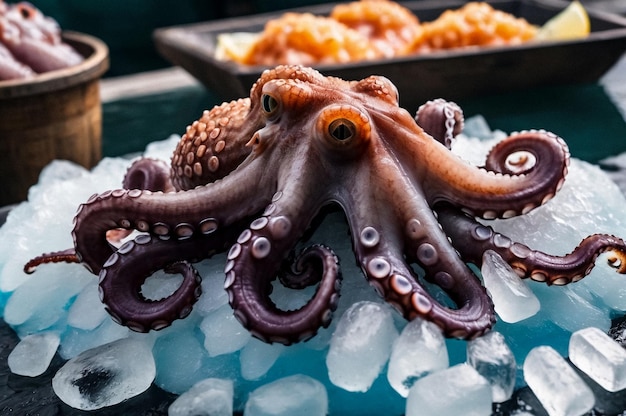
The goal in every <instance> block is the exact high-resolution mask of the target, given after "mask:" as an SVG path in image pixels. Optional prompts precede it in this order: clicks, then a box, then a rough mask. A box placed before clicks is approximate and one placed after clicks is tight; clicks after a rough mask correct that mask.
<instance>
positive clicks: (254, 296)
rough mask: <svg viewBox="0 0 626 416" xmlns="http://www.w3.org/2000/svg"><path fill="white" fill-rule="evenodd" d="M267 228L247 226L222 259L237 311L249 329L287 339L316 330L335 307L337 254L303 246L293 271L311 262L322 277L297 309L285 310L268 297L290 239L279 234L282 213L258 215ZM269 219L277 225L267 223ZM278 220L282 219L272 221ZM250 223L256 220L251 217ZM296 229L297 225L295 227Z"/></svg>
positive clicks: (265, 338)
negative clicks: (309, 297) (305, 300)
mask: <svg viewBox="0 0 626 416" xmlns="http://www.w3.org/2000/svg"><path fill="white" fill-rule="evenodd" d="M261 218H262V221H263V222H265V219H267V222H268V225H267V228H265V227H264V229H259V230H253V229H250V230H246V231H244V232H243V233H242V235H241V236H240V238H239V239H238V240H237V241H238V243H237V244H236V245H234V246H233V249H231V252H230V253H229V262H228V263H227V264H226V269H225V271H226V281H225V284H224V287H225V288H226V290H227V292H228V294H229V299H230V305H231V307H232V308H233V310H234V313H235V316H236V317H237V319H238V320H239V321H240V322H241V324H242V325H243V326H244V327H245V328H247V329H248V330H249V331H250V332H251V333H252V335H254V336H255V337H257V338H259V339H261V340H263V341H266V342H279V343H282V344H285V345H289V344H292V343H294V342H299V341H304V340H307V339H310V338H311V337H312V336H314V335H315V334H316V333H317V331H318V329H319V328H320V327H327V326H328V325H329V324H330V320H331V318H332V312H333V311H334V310H335V309H336V308H337V302H338V299H339V288H340V281H341V275H340V273H339V268H338V262H339V261H338V259H337V257H336V256H335V255H334V253H333V252H332V251H331V250H330V249H328V248H327V247H324V246H320V245H316V246H311V247H309V248H307V249H306V250H305V251H304V252H303V253H302V254H301V255H300V256H299V257H298V259H297V266H296V271H297V272H300V273H306V274H309V273H311V272H312V271H310V270H307V268H312V269H313V270H314V272H315V273H319V274H320V277H319V278H317V279H315V280H318V281H319V282H320V285H319V287H318V288H317V291H316V293H315V295H314V296H313V298H312V299H311V300H309V302H308V303H307V304H305V305H304V306H303V307H301V308H300V309H297V310H294V311H283V310H280V309H278V307H277V306H276V305H275V304H274V303H273V302H272V300H271V299H270V296H269V295H270V293H271V281H272V280H273V277H272V276H275V275H276V273H277V272H278V271H279V268H280V265H281V263H282V258H283V257H284V252H285V251H286V250H289V249H290V247H291V245H290V244H288V243H293V242H294V241H293V240H294V239H293V238H292V237H289V236H285V237H282V238H280V237H279V235H280V234H281V232H282V231H280V229H282V228H283V227H284V225H285V224H286V222H285V221H289V222H291V220H288V219H287V218H286V217H284V216H270V217H261ZM270 221H271V222H273V223H274V224H275V225H269V224H270ZM279 223H282V224H280V225H276V224H279ZM253 224H254V223H253ZM294 231H295V230H294Z"/></svg>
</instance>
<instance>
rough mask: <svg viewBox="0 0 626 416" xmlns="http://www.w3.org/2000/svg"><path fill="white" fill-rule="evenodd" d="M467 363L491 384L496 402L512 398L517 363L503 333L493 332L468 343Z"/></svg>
mask: <svg viewBox="0 0 626 416" xmlns="http://www.w3.org/2000/svg"><path fill="white" fill-rule="evenodd" d="M467 362H468V364H469V365H471V366H472V367H474V368H475V369H476V371H478V373H479V374H480V375H482V376H483V377H485V379H486V380H487V381H488V382H489V384H491V390H492V400H493V401H494V402H496V403H501V402H504V401H506V400H508V399H510V398H511V395H512V394H513V390H514V389H515V377H516V374H517V363H516V361H515V356H514V355H513V352H512V351H511V349H510V348H509V346H508V344H507V343H506V340H505V339H504V336H503V335H502V334H501V333H499V332H496V331H491V332H489V333H487V334H485V335H483V336H482V337H480V338H476V339H474V340H471V341H468V342H467Z"/></svg>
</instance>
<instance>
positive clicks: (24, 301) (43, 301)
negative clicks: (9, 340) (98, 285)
mask: <svg viewBox="0 0 626 416" xmlns="http://www.w3.org/2000/svg"><path fill="white" fill-rule="evenodd" d="M54 266H55V269H57V270H58V271H59V273H58V274H57V273H51V274H50V275H47V274H39V275H33V276H32V277H31V278H30V279H29V280H28V281H27V282H26V283H24V284H23V285H21V286H20V287H18V288H17V289H16V290H15V292H14V293H13V295H12V296H11V298H10V299H9V300H8V302H7V304H6V308H5V310H4V320H5V321H6V323H8V324H9V325H12V326H19V327H20V328H18V333H35V332H38V331H42V330H46V329H48V328H50V327H51V326H52V325H54V324H55V323H57V322H58V321H60V320H62V318H63V317H65V316H66V315H67V304H68V302H70V300H71V298H72V297H74V296H76V295H77V294H78V293H79V292H80V291H81V290H82V288H83V287H84V286H85V285H86V284H87V283H89V282H90V281H92V280H93V275H92V276H89V275H84V270H82V268H80V267H78V268H77V267H75V266H76V265H75V264H59V265H54ZM73 266H74V267H73Z"/></svg>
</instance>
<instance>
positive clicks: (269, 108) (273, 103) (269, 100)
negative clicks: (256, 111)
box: [261, 94, 278, 115]
mask: <svg viewBox="0 0 626 416" xmlns="http://www.w3.org/2000/svg"><path fill="white" fill-rule="evenodd" d="M261 105H262V106H263V111H265V113H266V114H267V115H272V114H274V112H275V111H276V110H277V109H278V101H277V100H276V98H274V97H272V96H271V95H269V94H263V96H262V97H261Z"/></svg>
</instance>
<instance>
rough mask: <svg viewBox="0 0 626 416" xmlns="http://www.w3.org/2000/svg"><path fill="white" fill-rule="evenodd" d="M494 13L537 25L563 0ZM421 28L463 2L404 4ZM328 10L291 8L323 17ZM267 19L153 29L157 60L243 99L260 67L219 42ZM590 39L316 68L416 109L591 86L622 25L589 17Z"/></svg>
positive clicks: (617, 44) (507, 4)
mask: <svg viewBox="0 0 626 416" xmlns="http://www.w3.org/2000/svg"><path fill="white" fill-rule="evenodd" d="M489 3H490V4H492V6H493V7H494V8H497V9H500V10H504V11H506V12H508V13H512V14H513V15H515V16H518V17H524V18H525V19H526V20H528V21H529V22H531V23H533V24H537V25H541V24H543V23H545V22H546V21H547V20H548V19H549V18H551V17H553V16H554V15H556V14H557V13H558V12H559V11H561V10H563V9H564V8H565V7H566V6H567V4H568V2H567V1H563V0H541V1H539V0H493V1H489ZM401 4H403V5H404V6H406V7H407V8H408V9H410V10H411V11H413V12H414V13H415V14H416V15H417V16H418V17H419V19H420V20H421V21H430V20H434V19H436V18H437V17H438V16H439V15H440V14H441V13H442V12H443V11H444V10H446V9H450V8H459V7H461V6H462V5H463V4H464V2H463V1H460V0H441V1H432V0H427V1H413V2H401ZM332 7H333V4H327V5H322V6H315V7H308V8H306V9H304V8H300V9H292V10H295V11H308V12H312V13H314V14H317V15H327V14H329V12H330V10H331V9H332ZM282 13H283V12H279V13H268V14H262V15H254V16H247V17H240V18H233V19H227V20H219V21H211V22H204V23H197V24H192V25H184V26H174V27H169V28H162V29H157V30H156V31H155V32H154V40H155V44H156V47H157V50H158V51H159V53H161V54H162V55H163V56H164V57H165V58H166V59H168V60H169V61H170V62H172V63H173V64H175V65H179V66H181V67H183V68H185V69H186V70H187V71H189V72H190V73H191V74H192V75H193V76H195V77H196V78H198V79H199V80H200V81H201V82H202V83H203V84H204V85H205V86H206V87H207V88H209V89H210V90H212V91H214V92H216V93H217V94H219V95H220V96H221V98H223V99H234V98H239V97H244V96H247V95H248V93H249V89H250V87H251V86H252V84H253V83H254V81H256V80H257V78H258V76H259V74H260V73H261V72H262V70H263V69H265V67H261V66H245V65H240V64H237V63H234V62H227V61H221V60H218V59H216V58H215V56H214V53H215V47H216V43H217V35H218V34H220V33H224V32H240V31H247V32H255V31H262V30H263V27H264V24H265V22H267V21H268V20H269V19H272V18H276V17H278V16H280V15H282ZM588 13H589V17H590V20H591V34H590V35H589V36H588V37H587V38H585V39H581V40H575V41H564V42H541V43H540V42H531V43H526V44H522V45H517V46H504V47H489V48H486V47H485V48H471V49H469V48H468V49H456V50H448V51H443V52H434V53H429V54H422V55H415V56H410V57H401V58H394V59H384V60H373V61H360V62H354V63H349V64H343V65H318V66H316V68H317V69H318V70H320V71H321V72H322V73H324V74H325V75H334V76H338V77H341V78H344V79H362V78H365V77H367V76H369V75H373V74H376V75H384V76H386V77H388V78H389V79H391V81H392V82H394V83H395V84H396V86H397V87H398V90H399V91H400V100H401V104H402V105H404V106H405V107H407V108H413V107H416V106H417V105H419V104H421V103H423V102H424V101H426V100H428V99H432V98H436V97H444V98H447V99H460V98H465V97H472V96H477V95H483V94H490V93H498V92H506V91H513V90H520V89H525V88H529V87H535V86H542V85H556V84H572V83H584V82H593V81H596V80H597V79H598V78H599V77H600V76H601V75H602V74H604V73H605V72H606V71H607V70H608V69H609V68H610V67H611V66H612V65H613V64H614V63H615V62H616V61H617V59H618V58H619V57H620V56H621V55H622V54H623V53H624V51H626V18H624V17H621V16H618V15H613V14H608V13H602V12H597V11H593V10H588Z"/></svg>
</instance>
